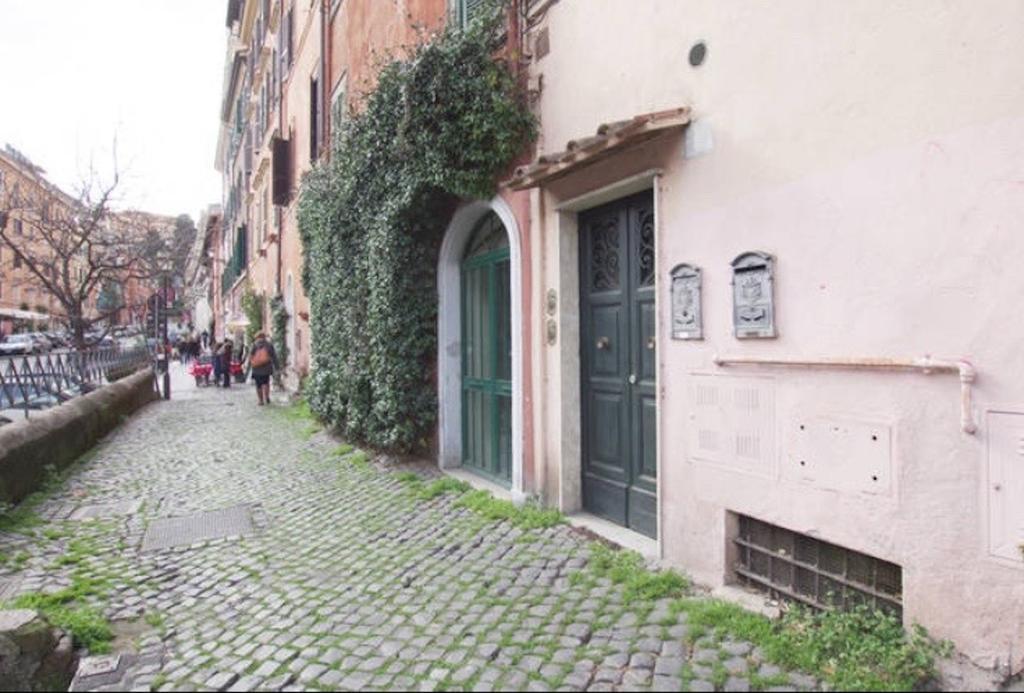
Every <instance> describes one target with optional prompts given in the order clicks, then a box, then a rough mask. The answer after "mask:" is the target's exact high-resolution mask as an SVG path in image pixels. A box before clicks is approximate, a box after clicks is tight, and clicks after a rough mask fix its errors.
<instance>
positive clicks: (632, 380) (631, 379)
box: [629, 373, 636, 385]
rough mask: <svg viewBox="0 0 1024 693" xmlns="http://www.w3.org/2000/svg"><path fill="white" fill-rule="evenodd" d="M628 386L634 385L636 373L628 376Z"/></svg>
mask: <svg viewBox="0 0 1024 693" xmlns="http://www.w3.org/2000/svg"><path fill="white" fill-rule="evenodd" d="M629 384H630V385H636V373H630V374H629Z"/></svg>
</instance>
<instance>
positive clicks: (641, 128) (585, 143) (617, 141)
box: [505, 106, 690, 190]
mask: <svg viewBox="0 0 1024 693" xmlns="http://www.w3.org/2000/svg"><path fill="white" fill-rule="evenodd" d="M689 122H690V109H689V107H686V106H684V107H682V108H673V109H670V110H667V111H657V112H655V113H645V114H643V115H638V116H634V117H633V118H630V119H629V120H619V121H616V122H614V123H604V124H603V125H601V127H599V128H598V129H597V134H596V135H594V136H592V137H584V138H583V139H579V140H570V141H569V143H568V144H567V145H566V149H565V151H561V152H555V153H554V154H542V155H541V156H539V157H537V160H536V161H535V162H534V163H532V164H529V165H527V166H520V167H519V168H517V169H516V171H515V175H514V176H513V177H512V179H511V180H509V181H506V183H505V184H506V185H507V186H509V187H510V188H512V189H513V190H525V189H526V188H535V187H537V186H539V185H544V184H546V183H550V182H551V181H553V180H556V179H558V178H561V177H562V176H565V175H568V174H570V173H573V172H575V171H578V170H579V169H581V168H584V167H586V166H590V165H591V164H594V163H596V162H598V161H601V160H603V159H606V158H608V157H609V156H611V155H613V154H617V153H619V152H621V151H622V150H624V149H627V148H629V147H635V146H636V145H638V144H641V143H643V142H646V141H648V140H650V139H653V138H654V137H657V136H659V135H663V134H665V133H668V132H672V131H674V130H682V129H683V128H684V127H686V124H687V123H689Z"/></svg>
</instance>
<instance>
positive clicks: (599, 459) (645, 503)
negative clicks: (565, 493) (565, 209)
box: [579, 191, 658, 537]
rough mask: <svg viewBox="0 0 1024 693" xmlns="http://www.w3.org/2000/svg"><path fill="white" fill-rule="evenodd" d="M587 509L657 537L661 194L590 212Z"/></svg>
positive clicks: (583, 226)
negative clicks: (657, 232)
mask: <svg viewBox="0 0 1024 693" xmlns="http://www.w3.org/2000/svg"><path fill="white" fill-rule="evenodd" d="M579 229H580V323H581V324H580V356H581V358H580V362H581V385H582V391H581V406H582V434H583V438H582V453H583V465H582V466H583V470H582V474H583V507H584V509H585V510H587V511H589V512H592V513H594V514H595V515H599V516H601V517H604V518H607V519H609V520H612V521H613V522H617V523H618V524H621V525H625V526H626V527H629V528H631V529H634V530H636V531H638V532H642V533H643V534H647V535H649V536H652V537H653V536H657V531H658V519H657V518H658V515H657V508H658V501H657V489H658V485H657V484H658V482H657V452H656V448H655V441H656V426H657V394H656V384H655V380H656V371H657V359H656V353H655V338H654V330H655V312H654V296H655V295H654V273H655V266H654V199H653V195H652V193H651V192H650V191H647V192H644V193H640V194H637V195H633V196H631V197H628V198H625V199H623V200H617V201H615V202H613V203H610V204H607V205H604V206H601V207H598V208H595V209H592V210H589V211H587V212H585V213H582V214H580V217H579Z"/></svg>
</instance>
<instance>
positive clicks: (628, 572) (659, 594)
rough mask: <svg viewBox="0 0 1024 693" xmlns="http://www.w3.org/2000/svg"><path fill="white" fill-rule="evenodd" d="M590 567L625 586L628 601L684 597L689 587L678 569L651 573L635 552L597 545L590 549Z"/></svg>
mask: <svg viewBox="0 0 1024 693" xmlns="http://www.w3.org/2000/svg"><path fill="white" fill-rule="evenodd" d="M589 568H590V572H591V573H592V574H593V575H595V576H596V577H604V578H608V579H609V580H611V581H612V582H613V583H614V584H616V585H622V588H623V592H622V594H623V598H624V599H625V600H626V601H627V602H636V601H654V600H657V599H667V598H673V597H681V596H682V595H683V593H684V592H685V591H686V589H687V588H688V587H689V582H688V581H687V579H686V578H685V577H683V576H682V575H680V574H679V573H677V572H676V571H674V570H659V571H651V570H648V569H647V568H646V566H645V565H644V559H643V557H642V556H641V555H640V554H638V553H636V552H635V551H624V550H615V549H611V548H608V547H607V546H605V545H604V544H600V543H597V542H594V543H593V544H592V545H591V548H590V562H589ZM577 574H579V573H577Z"/></svg>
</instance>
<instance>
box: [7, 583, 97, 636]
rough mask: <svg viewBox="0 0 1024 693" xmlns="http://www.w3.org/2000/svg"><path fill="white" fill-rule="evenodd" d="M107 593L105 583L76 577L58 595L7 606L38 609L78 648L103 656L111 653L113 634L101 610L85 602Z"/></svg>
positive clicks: (38, 596)
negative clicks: (67, 634)
mask: <svg viewBox="0 0 1024 693" xmlns="http://www.w3.org/2000/svg"><path fill="white" fill-rule="evenodd" d="M108 589H109V585H108V584H107V583H106V582H105V581H103V580H97V579H91V578H87V577H84V576H83V575H81V574H77V575H75V576H74V578H73V581H72V583H71V586H70V587H66V588H64V589H62V590H60V591H59V592H55V593H53V594H38V593H32V594H23V595H21V596H20V597H18V598H17V599H15V600H14V601H13V602H11V603H9V604H5V605H4V606H5V607H7V608H15V609H35V610H36V611H39V612H40V613H41V614H43V616H45V617H46V619H47V620H48V621H49V622H50V623H52V624H53V625H55V626H57V627H58V628H61V629H63V630H65V631H67V632H69V633H71V636H72V638H73V639H74V641H75V644H76V645H79V646H82V647H85V648H87V649H88V650H89V652H91V653H92V654H104V653H106V652H109V651H110V642H111V641H112V640H113V639H114V632H113V630H112V629H111V627H110V622H109V621H107V619H106V618H104V617H103V614H102V613H101V612H100V610H99V609H97V608H96V607H93V606H89V605H86V604H85V602H86V600H87V599H89V598H94V597H102V596H104V595H105V594H106V593H107V590H108Z"/></svg>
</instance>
